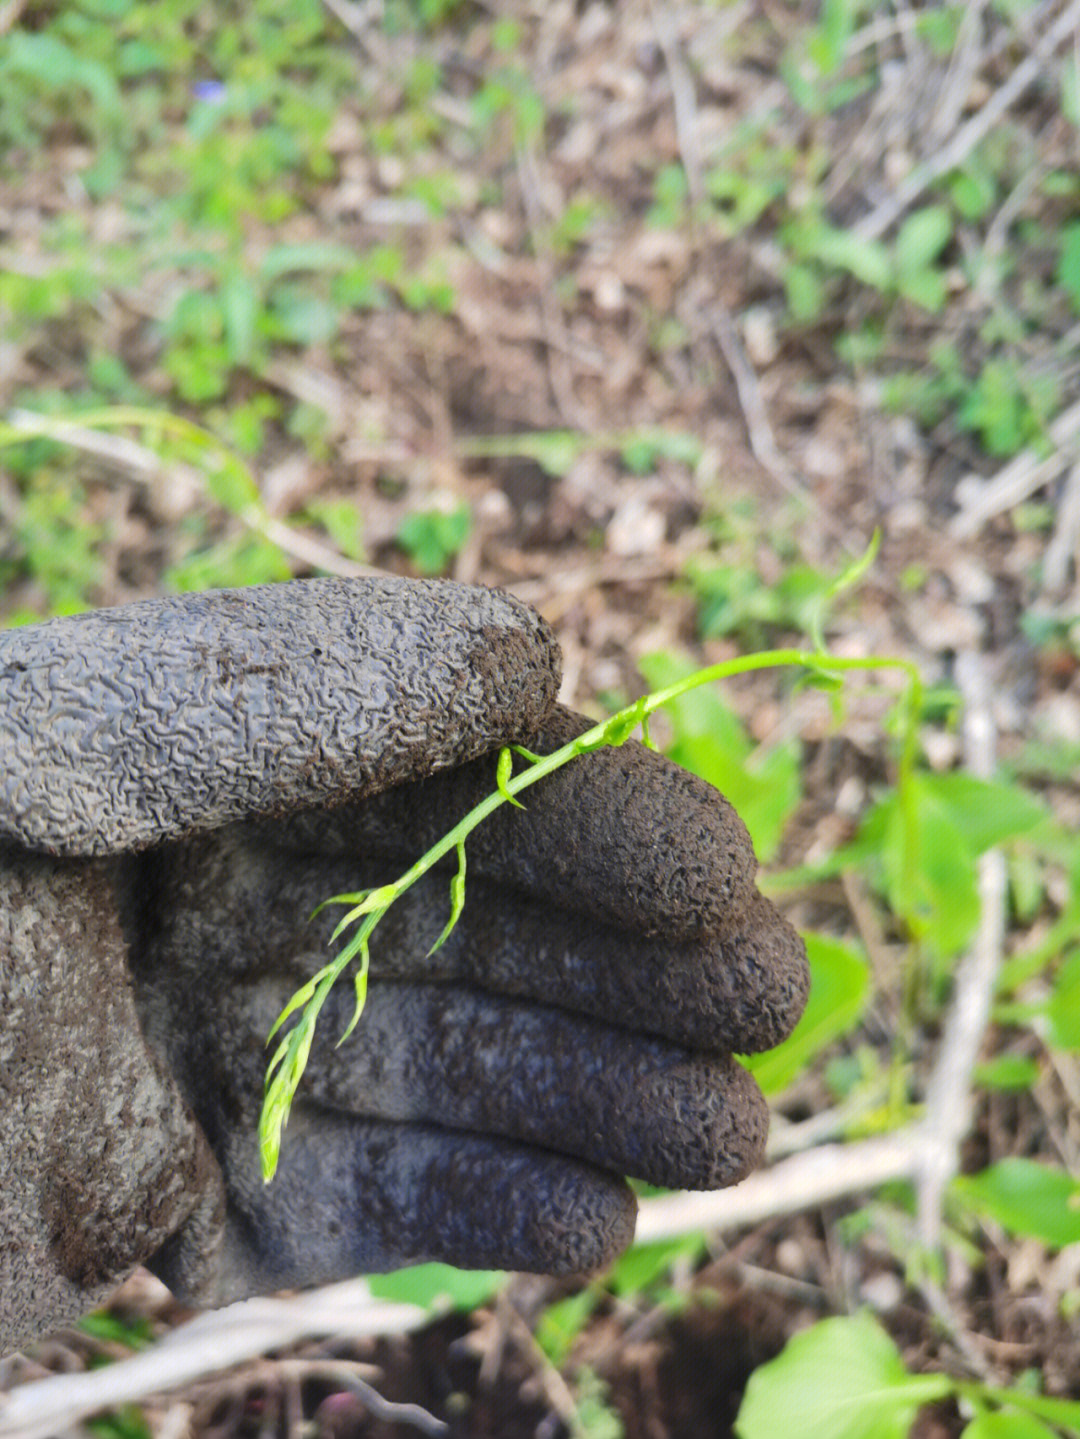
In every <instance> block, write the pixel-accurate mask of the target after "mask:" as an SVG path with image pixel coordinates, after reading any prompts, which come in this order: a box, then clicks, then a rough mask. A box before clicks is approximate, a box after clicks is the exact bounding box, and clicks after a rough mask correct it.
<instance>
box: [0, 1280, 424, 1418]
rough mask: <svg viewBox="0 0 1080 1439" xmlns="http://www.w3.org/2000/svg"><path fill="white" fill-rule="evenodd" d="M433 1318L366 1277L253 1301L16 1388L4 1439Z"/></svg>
mask: <svg viewBox="0 0 1080 1439" xmlns="http://www.w3.org/2000/svg"><path fill="white" fill-rule="evenodd" d="M430 1318H431V1316H430V1314H429V1313H428V1312H427V1310H425V1309H419V1308H416V1307H415V1306H413V1305H411V1304H388V1303H384V1302H382V1301H380V1300H377V1299H374V1298H373V1297H372V1294H371V1291H370V1289H369V1288H368V1286H367V1284H366V1282H365V1281H364V1280H362V1279H353V1280H349V1281H347V1282H346V1283H344V1284H332V1285H328V1286H327V1287H325V1288H323V1289H315V1290H312V1291H310V1292H309V1293H305V1294H300V1295H296V1296H295V1297H293V1298H291V1299H246V1300H244V1301H243V1302H242V1303H240V1304H232V1305H230V1306H229V1307H228V1308H227V1309H219V1310H217V1311H216V1312H214V1313H210V1314H204V1315H201V1316H200V1317H199V1318H197V1319H193V1320H192V1321H191V1323H190V1324H186V1325H184V1326H183V1327H182V1328H180V1329H175V1330H173V1332H172V1333H171V1334H168V1335H166V1337H165V1338H164V1339H162V1340H161V1341H160V1343H158V1344H156V1345H155V1346H154V1347H153V1348H152V1349H148V1350H146V1351H145V1352H144V1353H142V1354H137V1355H135V1356H134V1358H132V1359H125V1360H122V1361H121V1362H120V1363H118V1364H111V1365H109V1366H108V1367H107V1368H105V1369H95V1370H92V1371H91V1372H89V1373H85V1374H61V1375H57V1376H55V1377H53V1378H49V1379H40V1380H36V1381H35V1382H34V1383H31V1384H24V1385H21V1386H20V1387H19V1388H17V1389H14V1390H12V1392H11V1393H10V1394H9V1395H7V1396H6V1397H4V1398H0V1439H48V1436H50V1435H53V1434H55V1433H56V1432H57V1431H58V1430H60V1429H66V1428H68V1427H70V1426H71V1425H73V1424H76V1423H78V1422H79V1421H80V1420H82V1419H86V1418H89V1417H90V1416H91V1415H93V1414H96V1413H99V1412H100V1411H101V1410H102V1409H111V1408H115V1407H117V1406H119V1405H124V1404H134V1403H138V1402H139V1401H140V1400H144V1399H146V1398H148V1397H149V1396H150V1395H151V1394H160V1393H165V1392H168V1391H170V1390H175V1389H179V1388H182V1387H183V1386H184V1385H187V1384H190V1383H192V1382H193V1381H194V1380H196V1379H201V1378H203V1377H204V1376H206V1375H208V1374H217V1373H221V1372H222V1371H224V1370H226V1369H229V1368H231V1367H232V1366H233V1365H235V1364H242V1363H244V1362H245V1361H247V1360H249V1359H253V1358H255V1357H257V1356H259V1355H263V1354H266V1353H267V1352H268V1351H270V1350H274V1349H283V1348H285V1347H287V1346H288V1345H291V1344H295V1343H297V1342H298V1341H300V1340H302V1339H308V1338H312V1337H315V1336H320V1335H326V1334H333V1335H335V1336H338V1337H340V1336H343V1335H347V1336H349V1337H350V1338H366V1337H367V1336H369V1335H373V1334H395V1333H405V1332H407V1331H408V1330H410V1329H418V1328H419V1327H420V1326H421V1325H423V1324H426V1323H427V1322H428V1321H429V1320H430Z"/></svg>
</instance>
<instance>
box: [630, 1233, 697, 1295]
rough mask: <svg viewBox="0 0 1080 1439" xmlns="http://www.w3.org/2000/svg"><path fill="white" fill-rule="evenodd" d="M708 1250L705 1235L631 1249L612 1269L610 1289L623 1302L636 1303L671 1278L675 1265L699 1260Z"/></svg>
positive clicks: (683, 1236) (659, 1241)
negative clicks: (635, 1301) (644, 1294)
mask: <svg viewBox="0 0 1080 1439" xmlns="http://www.w3.org/2000/svg"><path fill="white" fill-rule="evenodd" d="M705 1249H706V1242H705V1236H704V1235H703V1234H680V1235H679V1237H678V1238H677V1239H658V1240H655V1241H654V1242H651V1243H649V1244H634V1245H631V1247H630V1248H629V1249H628V1250H626V1252H625V1253H624V1254H621V1255H620V1256H619V1258H618V1259H617V1260H616V1261H615V1263H614V1265H613V1266H612V1269H611V1272H610V1274H609V1275H608V1285H609V1287H610V1289H611V1291H612V1293H614V1294H617V1295H619V1297H620V1298H623V1299H633V1298H634V1297H635V1296H636V1295H639V1294H642V1293H643V1292H644V1291H645V1290H646V1289H649V1288H651V1287H652V1286H653V1285H654V1284H655V1283H656V1282H657V1280H659V1279H662V1278H664V1277H665V1276H666V1275H667V1274H669V1273H670V1271H671V1267H672V1265H673V1264H676V1263H677V1262H678V1261H679V1260H684V1259H688V1260H690V1261H694V1260H697V1259H699V1258H700V1257H701V1256H702V1254H704V1252H705Z"/></svg>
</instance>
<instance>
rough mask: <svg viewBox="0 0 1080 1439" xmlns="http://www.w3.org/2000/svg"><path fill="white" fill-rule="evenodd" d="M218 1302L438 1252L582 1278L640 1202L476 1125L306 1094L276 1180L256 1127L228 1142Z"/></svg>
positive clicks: (610, 1252) (626, 1231)
mask: <svg viewBox="0 0 1080 1439" xmlns="http://www.w3.org/2000/svg"><path fill="white" fill-rule="evenodd" d="M225 1165H226V1171H227V1176H228V1181H229V1218H228V1222H227V1229H226V1242H225V1245H224V1249H223V1253H222V1259H221V1269H220V1274H219V1278H218V1281H217V1286H216V1292H215V1293H214V1294H213V1295H208V1294H206V1293H205V1292H203V1293H200V1294H196V1295H191V1296H181V1297H190V1298H193V1299H197V1300H198V1301H199V1302H203V1303H206V1302H210V1301H213V1302H217V1303H222V1302H224V1301H226V1300H230V1299H238V1298H242V1297H243V1296H245V1295H247V1294H252V1293H263V1292H266V1291H267V1290H271V1289H280V1288H287V1287H288V1288H291V1287H303V1286H307V1285H311V1284H319V1283H328V1282H331V1281H333V1280H338V1279H345V1278H348V1277H350V1276H352V1275H355V1274H371V1273H382V1272H385V1271H386V1270H390V1269H397V1268H400V1267H401V1266H402V1265H406V1264H417V1263H421V1262H424V1261H428V1260H439V1261H442V1262H443V1263H447V1264H456V1265H458V1266H460V1267H461V1268H463V1269H517V1270H532V1271H536V1272H539V1273H547V1274H576V1273H581V1272H584V1271H587V1270H590V1269H595V1268H598V1267H600V1266H601V1265H604V1264H606V1263H608V1262H609V1261H610V1260H611V1259H613V1258H614V1257H615V1255H616V1254H618V1253H619V1252H620V1251H621V1250H623V1249H625V1248H626V1246H627V1245H628V1244H629V1243H630V1241H631V1239H632V1238H633V1233H634V1217H635V1212H636V1205H635V1202H634V1197H633V1195H632V1193H631V1192H630V1190H629V1188H628V1187H627V1186H626V1184H625V1183H623V1182H622V1181H621V1180H618V1179H615V1178H614V1177H613V1176H611V1175H610V1174H602V1173H601V1172H600V1171H598V1170H595V1169H593V1168H591V1167H590V1166H589V1165H586V1164H581V1163H578V1162H576V1161H574V1160H571V1159H564V1158H562V1157H560V1156H558V1155H554V1154H547V1153H543V1152H541V1151H537V1150H530V1149H526V1148H524V1147H522V1146H520V1145H514V1144H505V1143H500V1142H497V1141H494V1140H491V1139H486V1138H482V1137H479V1136H475V1135H468V1134H452V1133H450V1132H448V1131H445V1130H440V1129H433V1128H424V1127H420V1126H417V1125H411V1124H383V1123H379V1122H374V1121H366V1120H356V1119H351V1118H348V1117H346V1116H343V1115H340V1114H333V1113H329V1112H327V1111H325V1110H323V1109H321V1108H320V1107H319V1106H317V1105H314V1104H311V1103H310V1102H305V1103H301V1104H298V1105H297V1106H296V1107H295V1109H294V1111H293V1116H292V1119H291V1120H290V1123H289V1128H288V1130H287V1132H286V1135H285V1141H284V1145H283V1148H282V1155H281V1164H280V1167H279V1169H278V1172H277V1174H276V1176H275V1177H274V1180H273V1182H272V1183H271V1184H269V1185H264V1184H263V1183H262V1182H261V1180H260V1179H259V1165H258V1155H257V1151H256V1145H255V1140H254V1136H253V1135H251V1134H245V1135H244V1136H243V1137H242V1138H239V1137H238V1138H234V1140H233V1141H232V1143H231V1144H230V1145H229V1146H228V1153H227V1156H226V1161H225Z"/></svg>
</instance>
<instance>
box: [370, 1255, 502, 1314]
mask: <svg viewBox="0 0 1080 1439" xmlns="http://www.w3.org/2000/svg"><path fill="white" fill-rule="evenodd" d="M367 1282H368V1288H369V1289H370V1290H371V1292H372V1294H373V1295H374V1296H375V1298H376V1299H386V1300H388V1301H390V1302H392V1303H394V1304H415V1305H417V1306H418V1307H419V1308H421V1309H432V1310H437V1311H445V1310H467V1309H477V1308H479V1306H480V1305H481V1304H487V1302H488V1301H489V1300H490V1299H493V1298H494V1297H495V1295H496V1294H498V1292H499V1290H500V1289H501V1288H502V1287H503V1285H504V1284H505V1283H506V1275H505V1274H503V1273H502V1272H501V1271H500V1270H497V1269H455V1268H453V1266H452V1265H449V1264H415V1265H413V1266H412V1267H411V1268H408V1269H398V1270H395V1271H394V1273H393V1274H372V1275H371V1276H369V1278H368V1281H367Z"/></svg>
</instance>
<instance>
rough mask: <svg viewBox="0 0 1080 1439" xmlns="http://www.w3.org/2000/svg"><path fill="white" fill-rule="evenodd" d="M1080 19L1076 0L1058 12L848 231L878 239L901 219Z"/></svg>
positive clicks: (1032, 78) (981, 135) (1040, 71)
mask: <svg viewBox="0 0 1080 1439" xmlns="http://www.w3.org/2000/svg"><path fill="white" fill-rule="evenodd" d="M1078 25H1080V3H1078V0H1073V3H1072V4H1070V5H1068V6H1067V7H1066V8H1065V10H1063V11H1062V13H1061V14H1060V15H1059V16H1058V18H1057V19H1056V20H1055V22H1054V23H1053V25H1051V26H1050V29H1049V30H1047V32H1046V34H1045V35H1044V36H1043V37H1042V39H1041V40H1040V41H1039V43H1038V44H1037V45H1036V46H1035V47H1034V48H1033V49H1032V51H1031V53H1030V54H1029V55H1027V56H1026V57H1025V58H1024V59H1023V60H1021V62H1020V64H1019V65H1017V67H1016V69H1015V70H1014V71H1013V72H1012V74H1011V75H1010V76H1009V78H1008V79H1007V80H1006V81H1005V82H1004V83H1003V84H1001V85H999V86H998V87H997V88H996V89H995V90H994V92H993V94H992V95H991V96H990V99H989V100H987V102H986V104H985V105H984V106H983V107H982V109H981V110H977V111H976V113H975V114H974V115H972V117H971V119H970V120H967V121H965V123H964V124H963V125H961V126H960V128H959V130H957V131H955V132H954V134H953V136H952V139H951V140H950V141H949V142H948V143H947V144H945V145H942V147H941V149H940V150H937V151H936V152H935V153H934V154H933V155H931V156H930V157H929V158H928V159H926V160H924V161H923V162H922V164H921V165H917V166H916V167H915V169H914V170H912V172H911V174H910V175H909V176H908V177H907V179H906V180H905V181H904V182H903V184H902V185H900V186H899V187H898V188H897V189H896V190H895V191H894V193H893V194H891V195H889V196H888V197H887V198H886V199H884V200H882V202H881V204H880V205H878V206H877V208H876V209H874V210H871V211H870V213H869V214H868V215H864V216H863V218H862V219H861V220H859V221H858V222H857V223H856V224H854V225H853V226H852V227H851V228H852V231H853V232H854V233H855V234H856V235H859V236H861V238H862V239H864V240H878V239H880V238H881V236H882V235H884V234H885V232H886V230H888V229H889V228H890V227H891V226H892V225H894V224H895V223H896V221H897V220H899V219H900V217H901V215H903V213H904V211H905V210H907V209H908V208H909V206H911V205H913V204H914V203H915V201H916V200H918V199H919V197H920V196H921V195H922V194H924V192H925V191H926V190H928V189H929V188H930V186H931V185H932V184H933V183H934V181H935V180H939V179H940V178H941V176H942V175H947V174H948V173H949V171H950V170H955V169H956V168H957V166H958V165H960V164H962V163H963V161H964V160H965V159H966V158H967V157H968V155H970V154H971V152H972V150H974V148H975V146H976V145H978V144H979V142H980V141H981V140H983V139H985V138H986V136H987V135H988V134H989V133H990V131H991V130H992V129H993V128H994V126H995V125H996V124H997V123H998V121H999V120H1000V119H1001V118H1002V117H1003V116H1004V115H1005V114H1006V112H1007V111H1008V110H1009V109H1010V108H1011V107H1012V106H1013V105H1014V104H1015V103H1016V101H1017V100H1019V98H1020V96H1021V95H1023V93H1024V92H1025V90H1028V89H1030V87H1031V86H1032V85H1034V84H1035V82H1036V80H1039V79H1040V78H1042V76H1043V75H1045V73H1046V69H1045V67H1046V63H1047V61H1048V60H1049V59H1050V58H1051V56H1052V55H1053V54H1054V52H1055V51H1056V50H1057V49H1058V48H1059V47H1060V46H1062V45H1063V44H1065V42H1066V41H1067V40H1070V39H1071V38H1072V37H1073V35H1074V33H1075V31H1076V29H1077V26H1078Z"/></svg>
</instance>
